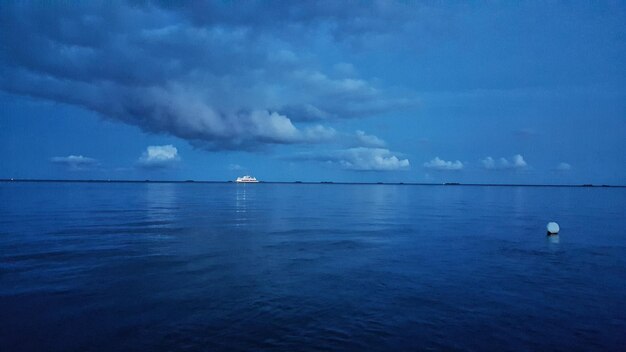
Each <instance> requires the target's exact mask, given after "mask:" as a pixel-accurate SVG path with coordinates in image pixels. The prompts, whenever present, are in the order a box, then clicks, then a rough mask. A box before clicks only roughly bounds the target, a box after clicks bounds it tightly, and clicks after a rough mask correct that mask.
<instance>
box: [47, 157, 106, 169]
mask: <svg viewBox="0 0 626 352" xmlns="http://www.w3.org/2000/svg"><path fill="white" fill-rule="evenodd" d="M50 161H51V162H53V163H55V164H59V165H64V166H66V167H67V168H68V169H70V170H73V171H77V170H85V169H88V168H90V167H93V166H95V165H97V163H98V161H97V160H96V159H93V158H89V157H86V156H82V155H69V156H55V157H52V158H50Z"/></svg>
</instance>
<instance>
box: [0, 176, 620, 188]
mask: <svg viewBox="0 0 626 352" xmlns="http://www.w3.org/2000/svg"><path fill="white" fill-rule="evenodd" d="M0 182H3V183H11V182H21V183H25V182H31V183H46V182H47V183H55V182H56V183H233V184H234V183H235V182H234V181H196V180H185V181H177V180H70V179H67V180H65V179H10V178H8V179H0ZM259 183H260V184H263V183H268V184H309V185H316V184H324V185H327V184H329V185H403V186H446V187H451V186H471V187H577V188H626V185H604V184H603V185H596V184H580V185H567V184H515V183H457V182H450V183H420V182H334V181H320V182H308V181H292V182H288V181H261V182H259Z"/></svg>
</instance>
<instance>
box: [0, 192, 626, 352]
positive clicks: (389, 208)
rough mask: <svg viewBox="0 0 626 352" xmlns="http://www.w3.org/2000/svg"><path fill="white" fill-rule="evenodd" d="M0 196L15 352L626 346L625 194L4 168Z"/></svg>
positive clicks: (7, 309) (5, 320)
mask: <svg viewBox="0 0 626 352" xmlns="http://www.w3.org/2000/svg"><path fill="white" fill-rule="evenodd" d="M0 197H2V202H0V224H2V228H1V229H0V249H1V250H0V344H1V345H0V349H1V350H3V351H4V350H10V351H21V350H24V351H27V350H28V351H38V350H64V351H65V350H69V351H84V350H90V351H109V350H180V349H189V350H197V349H210V350H220V349H225V350H263V349H270V350H286V351H291V350H364V349H367V350H390V349H393V350H415V349H436V350H571V349H577V350H618V349H620V347H621V346H624V345H625V343H626V341H625V340H624V337H623V336H622V335H623V334H622V332H623V331H624V330H626V321H625V317H626V309H625V308H624V305H623V297H624V296H626V287H625V283H624V282H625V281H624V280H623V278H624V277H626V236H625V234H624V228H625V226H624V225H625V223H624V221H625V220H624V216H623V209H624V208H625V207H626V204H625V203H626V197H625V192H624V190H623V189H610V190H605V189H593V190H590V189H581V188H569V189H568V188H522V187H418V186H407V185H404V186H403V185H395V186H392V185H338V184H334V185H307V184H299V185H288V184H281V185H275V184H253V185H237V184H198V183H193V184H167V183H164V184H160V183H159V184H157V183H148V184H71V183H68V184H56V183H49V184H26V183H20V184H15V183H14V184H8V183H7V184H1V183H0ZM620 209H621V210H620ZM553 219H554V220H558V222H559V223H560V224H561V225H562V232H561V233H560V235H558V236H546V235H545V224H546V223H547V221H550V220H553ZM557 297H558V299H555V298H557ZM33 317H37V318H36V319H33ZM60 337H62V338H60Z"/></svg>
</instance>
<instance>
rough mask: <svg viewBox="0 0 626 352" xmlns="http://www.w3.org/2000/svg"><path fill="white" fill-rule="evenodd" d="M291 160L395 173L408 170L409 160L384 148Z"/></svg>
mask: <svg viewBox="0 0 626 352" xmlns="http://www.w3.org/2000/svg"><path fill="white" fill-rule="evenodd" d="M289 159H291V160H315V161H321V162H324V163H327V164H332V165H337V166H339V167H341V168H343V169H346V170H355V171H396V170H406V169H408V168H409V166H410V164H409V160H408V159H401V158H399V157H397V156H396V155H394V154H393V153H392V152H391V151H389V150H388V149H384V148H366V147H357V148H349V149H342V150H336V151H332V152H328V153H321V154H301V155H297V156H294V157H291V158H289Z"/></svg>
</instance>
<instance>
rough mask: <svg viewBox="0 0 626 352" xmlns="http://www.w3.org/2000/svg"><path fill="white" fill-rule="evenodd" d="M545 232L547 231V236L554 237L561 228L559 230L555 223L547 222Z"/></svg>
mask: <svg viewBox="0 0 626 352" xmlns="http://www.w3.org/2000/svg"><path fill="white" fill-rule="evenodd" d="M546 230H548V235H556V234H557V233H559V230H561V228H559V224H557V223H556V222H549V223H548V226H546Z"/></svg>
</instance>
